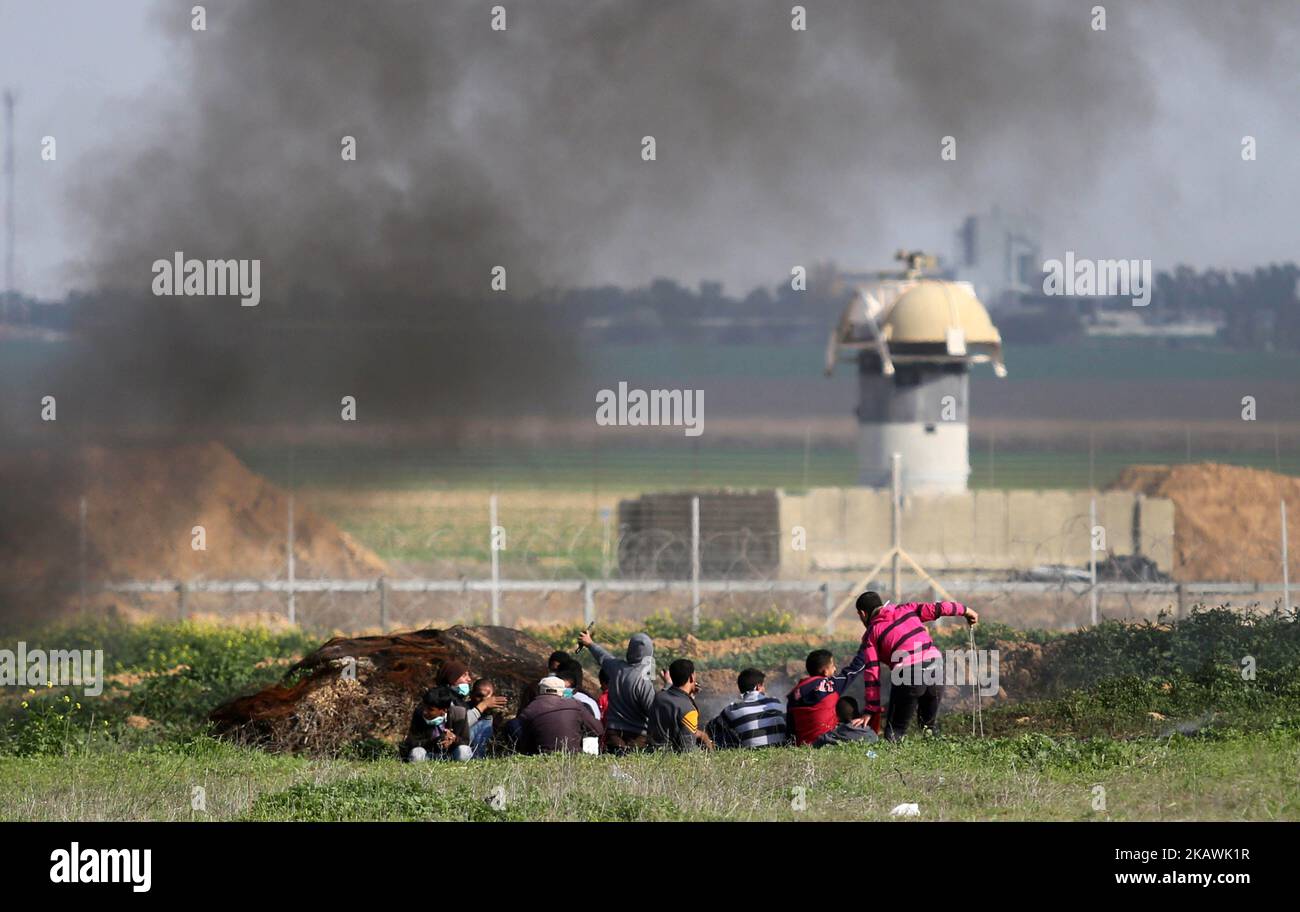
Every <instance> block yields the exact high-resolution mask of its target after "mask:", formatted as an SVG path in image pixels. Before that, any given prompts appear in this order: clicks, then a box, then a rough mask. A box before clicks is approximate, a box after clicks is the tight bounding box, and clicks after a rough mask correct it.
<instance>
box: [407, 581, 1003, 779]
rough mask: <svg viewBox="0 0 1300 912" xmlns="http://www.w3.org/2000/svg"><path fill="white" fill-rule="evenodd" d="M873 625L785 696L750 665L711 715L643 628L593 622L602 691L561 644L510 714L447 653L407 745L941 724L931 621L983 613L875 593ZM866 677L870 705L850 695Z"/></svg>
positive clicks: (481, 748) (781, 740)
mask: <svg viewBox="0 0 1300 912" xmlns="http://www.w3.org/2000/svg"><path fill="white" fill-rule="evenodd" d="M856 607H857V613H858V618H859V620H860V621H861V622H862V625H863V627H864V628H865V632H864V634H863V636H862V642H861V645H860V647H859V649H858V652H857V654H856V655H854V657H853V659H852V660H851V661H850V662H849V664H848V665H847V666H846V667H845V668H844V669H843V670H841V669H840V668H839V667H838V666H837V665H836V662H835V657H834V656H833V655H832V654H831V653H830V651H828V650H825V649H815V650H813V651H812V652H811V653H809V654H808V658H807V661H806V662H805V671H806V676H805V677H804V678H802V679H801V680H800V681H799V682H798V683H796V684H795V685H794V687H793V688H792V689H791V691H790V693H789V694H788V696H787V697H786V699H785V700H784V701H782V700H779V699H777V698H776V697H773V696H771V695H769V694H768V693H767V691H766V687H765V684H764V681H765V675H764V674H763V672H762V671H759V670H758V669H756V668H746V669H745V670H744V671H742V672H741V673H740V675H739V676H738V677H737V679H736V687H737V690H738V691H739V699H737V700H735V701H733V702H731V703H730V704H728V705H727V706H726V707H725V708H723V709H722V711H721V712H719V713H718V714H717V716H715V717H714V718H713V719H712V720H710V721H709V722H708V723H707V724H701V719H700V711H699V706H698V704H697V703H696V695H697V694H698V693H699V690H700V686H699V684H698V682H697V681H696V674H695V664H694V663H693V662H692V661H691V660H690V659H677V660H676V661H674V662H673V663H672V664H670V665H669V666H668V668H667V670H666V671H665V672H663V674H662V686H660V687H656V685H655V679H656V674H655V658H654V643H653V641H652V640H651V639H650V637H649V636H647V635H646V634H644V633H638V634H634V635H633V636H632V638H631V639H630V640H629V641H628V644H627V651H626V653H625V654H624V657H623V658H619V657H618V656H616V655H614V654H612V653H611V652H609V651H608V650H606V649H605V648H604V647H602V646H601V645H600V644H598V643H596V642H595V641H594V640H593V639H592V637H591V634H590V633H589V632H585V631H584V632H583V633H582V634H580V635H579V638H578V647H579V648H580V649H581V648H585V649H588V650H590V652H591V654H592V656H593V657H594V658H595V660H596V662H597V663H598V665H599V668H600V672H599V675H600V695H599V697H598V698H593V697H591V696H589V695H588V694H587V693H586V692H585V691H583V689H582V681H583V666H582V663H581V662H580V661H578V660H577V659H576V658H574V657H573V656H570V655H569V654H568V653H565V652H555V653H553V654H552V655H551V656H550V659H549V661H548V673H547V674H546V676H545V677H543V678H542V679H541V680H540V681H538V682H537V684H536V686H535V687H532V688H529V689H528V691H527V692H525V693H524V694H522V695H521V697H520V709H519V713H518V715H516V716H515V718H513V719H511V720H509V721H506V720H504V718H503V716H502V710H503V708H504V707H505V704H506V700H505V698H504V697H501V696H498V695H497V694H496V691H495V688H494V687H493V685H492V683H491V682H490V681H488V680H486V679H482V678H480V679H477V680H475V679H474V678H473V676H472V675H471V674H470V670H469V668H468V667H467V666H466V665H464V664H463V663H460V662H454V661H449V662H446V663H444V665H443V667H442V668H441V669H440V671H439V673H438V679H437V686H435V687H433V688H431V689H430V690H428V691H426V692H425V694H424V696H423V699H422V700H421V703H420V705H419V706H417V707H416V709H415V712H414V714H413V716H412V718H411V725H410V729H409V731H408V734H407V737H406V740H405V741H403V742H402V744H401V755H402V757H403V759H406V760H409V761H417V762H418V761H421V760H430V759H447V760H470V759H473V758H476V757H482V756H484V755H485V754H486V752H487V751H488V750H489V749H490V748H492V749H499V750H506V751H515V752H521V753H551V752H555V751H568V752H577V751H585V752H588V753H601V752H608V753H615V754H622V753H627V752H628V751H636V750H646V749H659V750H672V751H679V752H685V751H694V750H700V749H706V750H711V749H714V748H742V747H767V746H771V745H778V744H796V745H812V746H814V747H822V746H825V745H827V744H835V743H840V742H845V741H874V740H876V739H877V738H878V737H882V736H883V737H885V738H887V739H890V740H894V739H897V738H901V737H903V736H904V735H906V734H907V731H908V729H909V727H910V726H911V723H912V720H913V718H916V719H917V720H918V721H919V723H920V725H921V726H922V727H923V728H926V729H929V730H931V731H935V730H936V729H937V721H938V716H939V700H940V695H941V693H942V685H941V684H938V683H935V682H936V681H939V680H941V675H936V674H935V671H936V665H941V663H942V661H943V658H942V655H941V653H940V652H939V650H938V648H937V647H936V646H935V645H934V641H933V640H932V639H931V638H930V633H929V630H928V629H927V628H926V626H925V625H926V624H927V623H929V622H931V621H934V620H937V619H938V618H940V617H964V618H965V619H966V621H967V623H969V624H971V625H974V624H975V623H977V622H978V620H979V615H978V614H977V613H976V612H975V611H974V610H973V609H971V608H968V607H967V606H965V605H962V604H960V603H958V602H910V603H907V604H902V605H894V604H891V603H889V602H885V601H884V600H882V599H881V597H880V596H879V595H878V594H877V593H875V592H864V593H862V595H860V596H859V597H858V599H857V602H856ZM882 669H886V670H889V671H890V672H891V678H890V680H891V687H890V691H889V701H888V706H882V705H881V671H882ZM859 676H861V677H862V679H863V692H864V696H865V705H864V706H862V707H859V706H858V704H857V701H855V700H854V699H853V698H852V697H849V696H847V694H846V693H845V692H846V691H847V690H848V688H849V685H850V684H852V683H853V682H854V680H856V679H857V678H858V677H859Z"/></svg>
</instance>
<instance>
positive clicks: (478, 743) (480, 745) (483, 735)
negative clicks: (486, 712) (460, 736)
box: [469, 716, 492, 760]
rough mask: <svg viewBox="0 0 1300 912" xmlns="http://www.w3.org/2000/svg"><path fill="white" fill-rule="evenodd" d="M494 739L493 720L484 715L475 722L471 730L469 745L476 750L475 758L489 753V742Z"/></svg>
mask: <svg viewBox="0 0 1300 912" xmlns="http://www.w3.org/2000/svg"><path fill="white" fill-rule="evenodd" d="M491 740H492V720H491V719H490V718H489V717H487V716H484V717H483V718H481V719H479V720H478V721H477V722H475V723H474V725H473V727H472V728H471V729H470V730H469V746H470V750H472V751H473V752H474V759H476V760H477V759H479V758H481V757H483V756H484V755H486V754H487V746H488V742H489V741H491Z"/></svg>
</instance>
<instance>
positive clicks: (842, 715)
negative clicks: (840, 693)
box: [835, 697, 859, 722]
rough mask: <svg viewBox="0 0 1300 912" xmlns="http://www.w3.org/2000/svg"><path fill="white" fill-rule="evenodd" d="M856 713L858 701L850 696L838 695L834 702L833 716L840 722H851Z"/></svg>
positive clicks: (856, 715)
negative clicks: (837, 699)
mask: <svg viewBox="0 0 1300 912" xmlns="http://www.w3.org/2000/svg"><path fill="white" fill-rule="evenodd" d="M858 715H859V713H858V701H857V700H855V699H853V698H852V697H840V699H839V701H838V702H836V704H835V717H836V718H837V719H839V720H840V721H841V722H852V721H853V720H854V719H856V718H857V717H858Z"/></svg>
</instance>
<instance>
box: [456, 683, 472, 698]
mask: <svg viewBox="0 0 1300 912" xmlns="http://www.w3.org/2000/svg"><path fill="white" fill-rule="evenodd" d="M456 693H458V694H460V695H461V696H462V697H468V696H469V685H468V684H457V685H456Z"/></svg>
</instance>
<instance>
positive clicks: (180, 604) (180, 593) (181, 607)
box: [176, 580, 189, 621]
mask: <svg viewBox="0 0 1300 912" xmlns="http://www.w3.org/2000/svg"><path fill="white" fill-rule="evenodd" d="M188 589H189V587H188V586H186V585H185V580H180V581H179V582H177V583H176V612H177V614H179V615H180V619H181V620H182V621H183V620H185V593H186V591H187V590H188Z"/></svg>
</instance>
